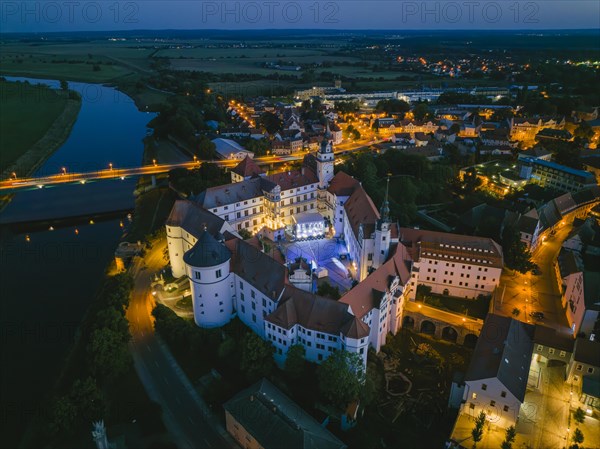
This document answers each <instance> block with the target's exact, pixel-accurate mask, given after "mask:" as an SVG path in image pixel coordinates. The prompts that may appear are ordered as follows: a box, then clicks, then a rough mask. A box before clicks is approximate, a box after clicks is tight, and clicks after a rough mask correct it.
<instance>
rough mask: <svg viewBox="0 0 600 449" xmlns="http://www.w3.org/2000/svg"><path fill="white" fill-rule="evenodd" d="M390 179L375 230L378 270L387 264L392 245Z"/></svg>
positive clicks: (374, 260)
mask: <svg viewBox="0 0 600 449" xmlns="http://www.w3.org/2000/svg"><path fill="white" fill-rule="evenodd" d="M389 190H390V178H389V176H388V178H387V185H386V187H385V198H384V200H383V204H382V205H381V210H380V216H381V218H380V219H379V220H377V226H376V228H375V255H374V257H373V267H374V268H377V267H379V266H381V265H383V264H384V263H385V261H386V260H387V258H388V256H389V253H390V244H391V239H392V238H391V237H392V233H391V221H390V202H389Z"/></svg>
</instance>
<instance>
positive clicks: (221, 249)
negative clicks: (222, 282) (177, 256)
mask: <svg viewBox="0 0 600 449" xmlns="http://www.w3.org/2000/svg"><path fill="white" fill-rule="evenodd" d="M229 259H231V252H229V250H228V249H227V248H226V247H225V245H223V244H222V243H219V242H218V241H217V240H216V239H215V238H214V237H213V236H212V235H211V234H210V232H208V231H204V232H203V233H202V235H201V236H200V238H199V239H198V241H197V242H196V244H195V245H194V246H193V247H192V248H191V249H190V250H189V251H187V252H186V253H185V254H184V255H183V261H184V262H185V263H186V264H187V265H190V266H192V267H196V268H205V267H214V266H217V265H221V264H222V263H225V262H227V261H228V260H229Z"/></svg>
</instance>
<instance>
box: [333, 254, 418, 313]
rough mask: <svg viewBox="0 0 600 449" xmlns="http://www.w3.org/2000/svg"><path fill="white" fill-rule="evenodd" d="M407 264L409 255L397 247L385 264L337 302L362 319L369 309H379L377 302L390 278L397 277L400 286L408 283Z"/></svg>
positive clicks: (386, 287)
mask: <svg viewBox="0 0 600 449" xmlns="http://www.w3.org/2000/svg"><path fill="white" fill-rule="evenodd" d="M408 263H410V255H409V254H408V252H407V251H406V248H405V247H404V246H403V245H398V246H397V248H396V252H395V253H394V255H393V256H392V257H391V258H390V259H389V260H388V261H387V262H386V263H384V264H383V265H381V266H380V267H379V268H378V269H377V270H375V271H374V272H373V273H371V274H370V275H369V276H367V277H366V278H365V279H364V280H363V281H362V282H361V283H360V284H358V285H356V287H354V288H353V289H352V290H350V291H349V292H348V293H346V294H345V295H344V296H342V297H341V298H340V300H339V302H343V303H345V304H348V305H349V306H350V308H351V309H352V313H354V315H356V316H357V317H358V318H362V317H363V316H364V315H366V314H367V313H369V311H370V310H371V309H373V308H376V307H379V302H380V301H381V299H382V296H383V294H384V292H385V291H387V290H388V288H389V286H390V283H391V280H392V277H395V276H399V277H400V283H401V284H402V285H406V283H408V281H409V279H410V272H409V269H408V265H407V264H408Z"/></svg>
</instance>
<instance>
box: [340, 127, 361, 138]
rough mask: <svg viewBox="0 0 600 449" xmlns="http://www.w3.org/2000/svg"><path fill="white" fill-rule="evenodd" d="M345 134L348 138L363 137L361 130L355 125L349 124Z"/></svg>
mask: <svg viewBox="0 0 600 449" xmlns="http://www.w3.org/2000/svg"><path fill="white" fill-rule="evenodd" d="M344 134H345V135H346V137H347V138H348V139H352V140H359V139H360V138H361V134H360V131H359V130H358V129H356V128H355V127H354V125H348V126H347V127H346V129H345V130H344Z"/></svg>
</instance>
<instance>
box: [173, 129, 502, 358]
mask: <svg viewBox="0 0 600 449" xmlns="http://www.w3.org/2000/svg"><path fill="white" fill-rule="evenodd" d="M327 136H328V137H327V139H324V141H323V143H322V145H321V147H320V149H319V151H318V152H317V154H316V156H314V155H307V156H306V157H305V159H304V161H303V165H302V167H301V168H300V169H298V170H295V171H289V172H284V173H276V174H274V175H270V176H265V175H264V173H262V171H261V170H260V168H258V167H257V166H256V164H254V163H253V162H252V161H250V160H248V159H246V160H244V161H242V162H241V163H240V165H238V167H236V169H234V170H233V173H232V180H233V181H234V182H233V183H232V184H229V185H225V186H218V187H213V188H209V189H207V190H206V191H205V192H203V193H202V194H201V195H199V196H198V197H197V198H195V199H193V200H178V201H176V203H175V205H174V207H173V209H172V211H171V214H170V216H169V218H168V220H167V223H166V231H167V242H168V251H169V257H170V261H171V268H172V272H173V275H174V276H175V277H178V278H179V277H181V276H184V275H185V276H187V277H188V279H189V283H190V290H191V292H192V299H193V309H194V320H195V322H196V324H197V325H198V326H201V327H220V326H223V325H224V324H226V323H227V322H229V321H230V320H231V319H232V318H233V317H235V316H237V317H238V318H239V319H240V320H241V321H242V322H243V323H244V324H246V325H247V326H248V327H250V328H251V329H252V330H253V331H254V332H255V333H256V334H258V335H259V336H260V337H261V338H263V339H264V340H269V341H270V342H271V343H272V344H273V346H274V347H275V360H276V361H277V362H278V363H283V361H284V360H285V357H286V354H287V351H288V350H289V348H290V347H291V346H293V345H296V344H300V345H302V346H303V347H304V348H305V350H306V359H307V360H309V361H311V362H316V363H319V362H320V361H322V360H324V359H326V358H327V357H328V355H329V354H331V353H332V352H334V351H338V350H344V351H349V352H354V353H357V354H359V355H360V356H361V358H362V360H363V363H364V364H365V365H366V359H367V351H368V348H369V347H372V348H373V349H375V350H376V351H379V350H380V348H381V346H383V345H384V344H385V342H386V336H387V335H388V333H390V332H391V333H396V332H397V331H398V329H399V328H400V327H401V324H402V313H403V305H404V303H405V301H408V300H411V299H413V300H414V296H415V290H416V286H417V284H418V283H424V284H429V285H430V286H431V287H432V289H433V290H434V291H437V290H440V293H442V290H441V289H442V288H443V293H444V294H455V293H457V292H458V293H460V295H461V296H467V297H476V296H477V295H478V294H480V293H490V292H491V291H492V290H493V289H494V288H495V286H496V285H497V284H498V282H499V278H500V274H499V273H500V271H501V267H502V253H501V249H500V248H499V247H498V245H497V244H496V243H495V242H493V241H492V240H491V239H487V238H481V237H466V236H456V235H453V234H445V233H437V232H431V231H418V230H414V229H406V228H400V227H399V226H398V224H397V223H393V222H392V221H391V220H390V216H389V204H388V199H387V194H386V198H385V201H384V203H383V205H382V207H381V210H377V208H376V207H375V205H374V204H373V202H372V200H371V198H370V197H369V195H368V194H367V193H366V192H365V190H364V189H363V187H362V186H361V185H360V183H359V182H358V181H357V180H356V179H354V178H352V177H351V176H349V175H347V174H345V173H343V172H339V173H337V174H335V176H334V171H333V166H334V152H333V148H332V142H331V137H330V134H329V133H328V135H327ZM305 212H307V213H310V214H311V215H314V214H315V213H318V214H319V215H320V216H322V217H324V219H326V221H327V222H328V224H329V227H330V228H332V229H334V230H335V234H336V235H337V236H339V237H341V238H343V241H344V242H345V246H346V248H347V250H348V257H349V258H350V260H351V261H352V262H353V264H354V267H355V268H356V278H357V280H358V281H359V283H358V284H357V285H356V286H355V287H354V288H352V289H351V290H350V291H348V292H347V293H345V294H344V295H343V296H342V297H341V299H339V300H337V301H335V300H332V299H328V298H324V297H320V296H318V295H315V294H313V293H311V292H310V291H307V289H303V288H299V287H298V286H296V285H294V283H293V282H291V281H290V271H293V270H295V269H296V268H298V269H301V270H303V269H306V267H303V266H298V267H292V266H291V265H290V266H287V265H286V261H285V260H284V258H283V256H282V255H281V253H280V252H279V251H278V250H277V249H275V250H273V251H271V252H270V253H267V252H265V251H264V248H263V245H262V243H261V240H259V239H258V238H257V237H256V236H254V237H252V238H250V239H248V240H242V239H241V238H240V237H239V234H238V231H240V230H242V229H248V230H250V231H252V232H253V233H257V232H259V231H261V232H263V233H265V232H266V233H267V234H268V235H269V236H275V237H276V236H283V235H284V229H285V227H286V226H290V225H293V224H294V223H295V221H294V220H295V217H297V216H298V215H301V214H303V213H305ZM457 245H458V246H457ZM438 262H439V263H440V267H441V266H442V265H443V263H445V264H446V266H450V264H451V265H452V267H454V265H455V264H456V263H459V264H461V265H462V268H461V269H460V270H459V271H461V272H462V271H471V269H472V270H473V272H474V271H476V270H477V269H478V268H479V272H481V270H482V269H483V268H482V267H483V266H484V267H485V270H486V275H487V276H489V278H488V280H487V282H486V283H485V285H484V284H483V283H481V286H480V285H479V283H478V285H477V286H476V289H475V290H471V289H470V288H467V286H468V284H467V286H463V285H462V284H463V283H462V282H461V281H456V282H455V283H453V282H454V281H453V277H454V270H452V272H451V274H450V275H448V271H447V270H446V272H445V274H442V271H441V269H440V273H439V274H436V275H435V276H432V275H430V273H429V272H430V271H431V268H429V269H428V271H427V275H426V272H425V268H424V267H425V266H427V267H429V266H431V265H437V264H438ZM420 264H422V265H423V268H422V269H421V271H423V273H421V274H420V273H419V265H420ZM308 269H310V267H309V268H308ZM488 269H490V273H489V274H488V273H487V270H488ZM436 271H437V269H436ZM456 276H459V274H458V271H457V275H456ZM462 276H464V274H462ZM469 276H470V275H469ZM473 276H474V277H475V275H473ZM487 276H486V277H487ZM484 279H486V278H484ZM459 282H460V284H461V285H460V288H459V285H458V284H459ZM438 284H439V285H438ZM472 287H475V286H472ZM472 287H471V288H472ZM455 289H458V290H456V292H455ZM309 290H310V289H309Z"/></svg>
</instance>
